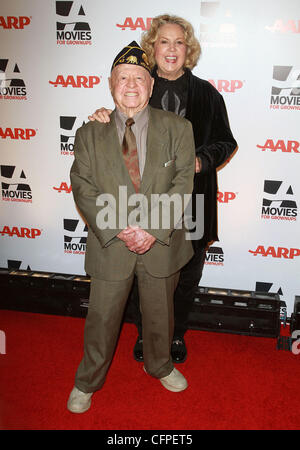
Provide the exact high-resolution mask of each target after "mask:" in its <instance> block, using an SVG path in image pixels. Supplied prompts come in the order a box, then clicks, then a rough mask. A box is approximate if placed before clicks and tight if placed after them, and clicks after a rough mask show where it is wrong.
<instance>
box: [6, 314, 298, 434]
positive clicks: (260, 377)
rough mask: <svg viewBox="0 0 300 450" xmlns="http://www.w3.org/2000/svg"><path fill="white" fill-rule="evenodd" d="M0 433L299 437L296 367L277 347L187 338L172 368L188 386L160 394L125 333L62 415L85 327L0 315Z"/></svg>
mask: <svg viewBox="0 0 300 450" xmlns="http://www.w3.org/2000/svg"><path fill="white" fill-rule="evenodd" d="M0 329H1V330H3V331H4V332H5V335H6V354H2V355H0V394H1V399H2V400H1V405H0V408H1V423H0V428H1V429H7V430H16V429H22V430H50V429H52V430H87V429H94V430H254V429H258V430H282V429H285V430H291V429H299V428H300V417H299V358H300V355H299V356H297V355H294V354H292V353H291V352H288V351H279V350H277V349H276V339H270V338H259V337H249V336H239V335H233V334H223V333H211V332H201V331H192V330H189V331H188V332H187V334H186V343H187V347H188V359H187V361H186V362H185V363H184V364H181V365H178V366H177V367H178V369H179V370H181V371H182V373H183V374H184V375H185V376H186V378H187V379H188V382H189V387H188V389H187V390H186V391H184V392H181V393H172V392H169V391H167V390H165V389H164V388H163V387H162V385H161V384H160V383H159V381H157V380H155V379H153V378H151V377H149V376H148V375H146V374H145V373H144V371H143V367H142V364H141V363H137V362H136V361H134V359H133V357H132V349H133V346H134V343H135V339H136V329H135V326H134V325H132V324H127V323H126V324H124V326H123V329H122V332H121V335H120V340H119V343H118V347H117V349H116V353H115V357H114V359H113V362H112V365H111V367H110V371H109V373H108V377H107V381H106V383H105V385H104V387H103V389H102V390H101V391H98V392H97V393H96V394H94V396H93V401H92V406H91V409H90V410H89V411H88V412H87V413H85V414H83V415H75V414H71V413H70V412H69V411H67V409H66V403H67V399H68V396H69V393H70V390H71V389H72V387H73V380H74V375H75V371H76V369H77V366H78V363H79V362H80V359H81V356H82V344H83V329H84V320H83V319H77V318H69V317H61V316H49V315H42V314H30V313H21V312H14V311H1V312H0Z"/></svg>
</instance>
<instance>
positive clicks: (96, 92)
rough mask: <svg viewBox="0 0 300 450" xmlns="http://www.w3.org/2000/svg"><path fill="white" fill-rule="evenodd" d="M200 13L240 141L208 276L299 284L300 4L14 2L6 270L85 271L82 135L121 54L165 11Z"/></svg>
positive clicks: (251, 286) (6, 85)
mask: <svg viewBox="0 0 300 450" xmlns="http://www.w3.org/2000/svg"><path fill="white" fill-rule="evenodd" d="M163 13H169V14H176V15H179V16H182V17H184V18H185V19H187V20H188V21H190V22H191V23H192V25H193V26H194V29H195V33H196V36H197V37H198V38H199V40H200V43H201V46H202V55H201V58H200V60H199V63H198V65H197V67H196V68H195V69H194V70H193V72H194V74H195V75H197V76H199V77H200V78H204V79H207V80H209V81H210V82H211V83H212V84H213V85H214V86H215V87H216V88H217V89H218V90H219V92H220V93H221V94H222V95H223V97H224V100H225V103H226V106H227V110H228V115H229V119H230V124H231V128H232V131H233V134H234V136H235V138H236V140H237V142H238V144H239V148H238V151H237V152H236V154H235V156H234V157H233V158H232V159H231V161H230V162H229V163H228V164H227V165H226V166H225V167H223V168H222V169H220V170H219V172H218V183H219V193H218V217H219V242H215V243H214V244H213V245H212V246H211V247H210V249H209V250H208V253H207V257H206V263H205V268H204V273H203V277H202V280H201V285H203V286H210V287H221V288H222V287H224V288H234V289H244V290H260V291H265V292H278V293H279V294H280V297H281V299H282V300H284V301H285V302H286V304H287V309H288V316H290V314H291V312H292V311H293V305H294V298H295V295H299V294H300V281H299V279H300V226H299V225H300V224H299V222H300V219H299V214H298V212H299V211H298V208H299V204H300V182H299V173H300V172H299V168H300V142H299V141H300V136H299V131H300V54H299V48H300V2H299V0H252V1H245V2H241V1H240V0H220V1H200V0H189V1H188V2H183V1H181V0H164V1H163V2H162V1H158V0H152V1H151V2H146V1H145V2H140V1H137V0H131V1H130V2H124V1H123V0H112V1H110V2H106V1H104V0H78V1H77V0H76V1H75V0H74V1H55V0H43V1H41V0H26V1H24V0H2V1H1V10H0V145H1V150H0V151H1V161H0V165H1V167H0V182H1V198H0V249H1V255H0V267H2V268H7V267H9V268H16V269H25V270H29V269H31V270H34V271H44V272H55V273H65V274H79V275H85V272H84V268H83V267H84V255H85V245H86V237H87V227H86V225H85V223H84V221H83V220H82V218H81V217H80V214H79V213H78V211H77V209H76V207H75V205H74V202H73V197H72V189H71V185H70V178H69V171H70V167H71V164H72V161H73V144H74V136H75V131H76V129H77V128H78V127H80V126H81V125H82V124H83V123H85V122H87V121H88V115H89V114H91V113H93V112H94V111H95V110H96V109H97V108H99V107H101V106H106V107H112V106H113V102H112V98H111V96H110V92H109V89H108V77H109V74H110V67H111V63H112V61H113V59H114V57H115V55H116V54H117V53H118V52H119V50H120V49H121V48H123V47H124V46H125V45H126V44H128V43H129V42H131V41H132V40H136V41H138V42H139V41H140V37H141V33H142V32H143V31H144V30H146V29H147V28H148V27H149V25H150V23H151V20H152V18H153V17H155V16H156V15H159V14H163Z"/></svg>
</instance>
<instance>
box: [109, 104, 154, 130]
mask: <svg viewBox="0 0 300 450" xmlns="http://www.w3.org/2000/svg"><path fill="white" fill-rule="evenodd" d="M148 118H149V106H148V105H147V106H146V107H145V108H144V109H142V110H141V111H139V112H138V113H136V114H135V115H134V116H133V120H134V125H136V126H137V128H139V129H140V128H141V127H143V126H144V125H145V123H147V121H148ZM127 119H128V117H127V116H126V114H124V113H123V112H122V111H121V110H120V109H119V108H117V107H116V121H117V123H118V125H119V126H122V127H123V128H125V122H126V120H127Z"/></svg>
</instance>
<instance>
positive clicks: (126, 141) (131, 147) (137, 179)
mask: <svg viewBox="0 0 300 450" xmlns="http://www.w3.org/2000/svg"><path fill="white" fill-rule="evenodd" d="M125 123H126V128H125V133H124V138H123V144H122V151H123V157H124V161H125V165H126V167H127V170H128V172H129V175H130V178H131V181H132V183H133V186H134V189H135V191H136V192H138V191H139V189H140V184H141V176H140V169H139V158H138V153H137V145H136V139H135V135H134V133H133V131H132V129H131V126H132V125H133V124H134V120H133V119H132V118H129V119H127V120H126V122H125Z"/></svg>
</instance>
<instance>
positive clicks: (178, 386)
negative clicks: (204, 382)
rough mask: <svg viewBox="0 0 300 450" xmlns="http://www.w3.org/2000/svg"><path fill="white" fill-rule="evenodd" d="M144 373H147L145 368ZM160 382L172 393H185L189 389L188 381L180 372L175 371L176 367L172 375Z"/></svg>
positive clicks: (161, 379)
mask: <svg viewBox="0 0 300 450" xmlns="http://www.w3.org/2000/svg"><path fill="white" fill-rule="evenodd" d="M144 371H145V372H146V373H147V371H146V369H145V366H144ZM159 381H160V382H161V384H162V385H163V386H164V387H165V388H166V389H168V391H172V392H180V391H184V390H185V389H186V388H187V387H188V383H187V381H186V379H185V378H184V376H183V375H182V373H180V372H179V370H177V369H175V367H174V369H173V370H172V372H171V373H170V375H167V376H166V377H163V378H160V379H159Z"/></svg>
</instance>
